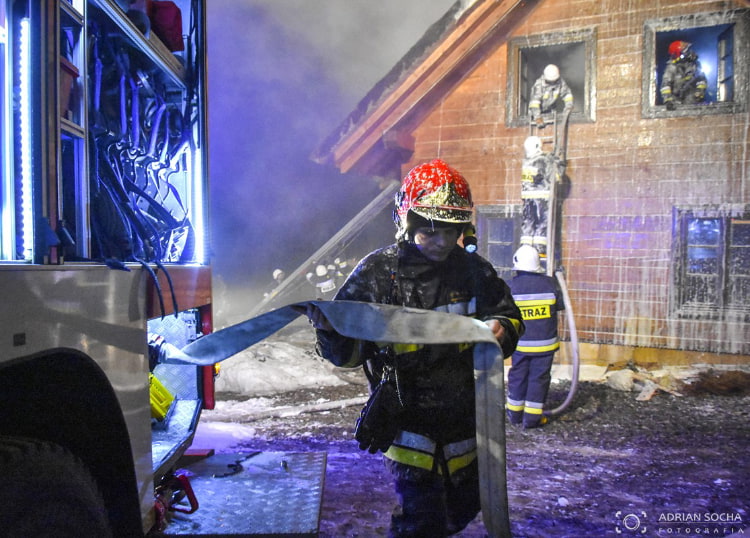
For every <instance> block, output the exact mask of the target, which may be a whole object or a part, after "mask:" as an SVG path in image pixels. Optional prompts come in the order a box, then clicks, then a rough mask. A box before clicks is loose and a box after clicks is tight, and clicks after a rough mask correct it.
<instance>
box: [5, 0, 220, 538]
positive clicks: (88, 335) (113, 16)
mask: <svg viewBox="0 0 750 538" xmlns="http://www.w3.org/2000/svg"><path fill="white" fill-rule="evenodd" d="M205 9H206V8H205V2H204V1H203V0H175V1H174V2H172V1H167V0H148V1H146V0H0V49H1V53H0V62H2V69H0V101H1V107H0V155H1V156H2V159H0V162H1V163H2V164H1V166H2V168H1V169H0V210H1V214H0V217H1V219H2V220H1V221H0V222H1V223H2V224H1V225H0V290H2V308H1V309H0V326H2V330H1V331H0V334H2V343H0V534H2V535H5V536H19V537H20V536H109V535H115V536H143V535H144V534H146V533H148V532H150V531H152V530H154V529H159V528H160V527H161V526H163V525H164V521H165V513H167V512H168V511H169V510H171V509H173V508H174V503H175V502H176V500H177V499H182V504H183V508H182V510H183V511H191V510H192V509H193V508H195V507H194V506H193V505H194V502H193V499H192V498H191V491H190V487H189V482H187V480H186V479H185V478H184V477H183V476H181V475H180V474H179V473H178V472H177V462H178V460H180V458H182V457H184V456H185V453H186V451H187V450H188V449H189V447H190V444H191V441H192V439H193V436H194V433H195V428H196V425H197V423H198V419H199V416H200V413H201V410H203V409H207V408H211V407H212V406H213V380H214V376H215V371H214V366H213V365H209V366H205V365H202V366H196V365H190V364H160V363H159V362H158V357H157V355H158V354H155V353H153V350H154V349H155V346H158V344H159V342H168V343H170V344H172V345H174V346H176V347H177V348H182V347H184V346H185V345H187V344H189V343H191V342H193V341H195V340H197V339H199V338H201V337H202V336H203V335H205V334H207V333H209V332H211V330H212V319H211V273H210V267H209V265H208V263H207V260H208V256H207V254H206V251H207V246H206V242H207V231H206V229H207V227H206V223H207V193H208V185H207V178H206V176H207V174H206V170H207V160H206V155H207V149H206V142H207V140H206V138H207V137H206V89H205V78H206V74H205V49H206V48H205V30H204V28H205ZM186 501H187V502H186Z"/></svg>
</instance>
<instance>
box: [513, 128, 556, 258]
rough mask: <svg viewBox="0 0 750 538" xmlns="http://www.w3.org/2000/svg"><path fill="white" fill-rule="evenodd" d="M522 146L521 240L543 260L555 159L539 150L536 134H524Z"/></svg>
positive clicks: (545, 255)
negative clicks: (524, 138)
mask: <svg viewBox="0 0 750 538" xmlns="http://www.w3.org/2000/svg"><path fill="white" fill-rule="evenodd" d="M523 149H524V159H523V163H522V165H521V201H522V202H523V221H522V223H521V244H522V245H529V246H532V247H534V248H535V249H536V250H537V251H538V252H539V255H540V256H541V257H542V259H543V260H545V261H546V258H547V225H548V222H547V221H548V219H549V201H550V193H551V189H552V188H553V187H554V183H555V182H558V181H560V173H559V170H560V169H559V165H558V162H559V161H558V160H557V159H556V158H555V157H554V156H553V155H551V154H549V153H545V152H544V151H542V139H541V138H539V137H538V136H530V137H528V138H527V139H526V140H525V141H524V144H523Z"/></svg>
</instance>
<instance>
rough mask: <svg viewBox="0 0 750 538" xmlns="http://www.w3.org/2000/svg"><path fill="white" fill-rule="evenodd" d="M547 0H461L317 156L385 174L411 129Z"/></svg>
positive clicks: (400, 155) (407, 146)
mask: <svg viewBox="0 0 750 538" xmlns="http://www.w3.org/2000/svg"><path fill="white" fill-rule="evenodd" d="M542 1H543V0H505V1H497V0H475V1H474V2H471V3H469V4H468V5H466V4H467V3H466V2H465V1H464V2H462V1H458V2H456V4H454V5H453V6H452V7H451V9H450V10H448V12H446V14H445V15H444V16H443V17H442V18H441V19H440V20H439V21H437V22H436V23H435V24H434V25H433V26H431V27H430V28H429V29H428V30H427V32H426V33H425V35H424V36H423V37H422V39H420V41H419V42H417V44H416V45H415V46H414V47H412V49H411V50H410V51H409V52H408V53H407V54H406V55H405V56H404V57H403V58H402V59H401V60H400V61H399V62H398V63H397V64H396V65H395V66H394V67H393V69H391V71H390V72H389V73H388V74H387V75H386V76H385V77H384V78H383V79H381V80H380V81H379V82H378V83H377V84H376V85H375V86H374V87H373V89H372V90H370V92H369V93H368V94H367V95H366V96H365V98H364V99H363V100H362V101H360V103H359V104H358V106H357V108H356V109H355V110H354V111H353V112H352V113H351V114H350V115H349V116H348V117H347V118H346V120H345V121H344V122H343V123H342V124H341V125H340V126H339V128H338V129H337V130H336V131H334V132H333V133H332V134H331V135H330V136H329V137H328V138H327V139H326V140H325V141H324V142H323V143H322V144H321V146H320V147H319V148H318V149H317V150H316V152H315V153H314V154H313V156H312V158H313V160H314V161H316V162H318V163H321V164H324V163H325V164H331V165H333V166H335V167H336V168H338V169H339V170H340V171H341V172H342V173H346V172H351V171H353V172H357V173H359V174H364V175H382V174H384V173H387V171H388V170H393V168H394V166H398V165H400V164H401V163H403V162H405V161H406V160H407V159H408V158H409V156H410V155H411V152H412V150H413V139H412V137H411V135H410V132H411V131H412V129H413V128H414V127H416V126H417V125H418V124H419V123H420V121H421V120H422V119H423V118H424V117H425V115H426V114H427V113H429V111H430V110H431V109H432V108H433V107H434V106H435V105H436V104H437V103H438V102H439V101H440V100H441V99H442V98H443V97H444V96H445V95H446V94H447V93H448V92H450V91H451V90H452V89H453V88H454V87H455V86H456V85H457V84H458V83H459V82H460V81H461V80H463V79H464V78H465V77H466V76H467V75H468V74H469V73H470V72H471V71H472V69H473V68H474V67H476V66H477V65H478V63H479V62H481V60H482V59H483V58H484V56H485V54H486V52H487V51H488V50H491V49H494V48H495V47H497V46H499V45H501V44H502V43H504V42H506V41H507V40H508V38H509V36H510V35H511V34H512V32H513V31H514V29H515V28H517V27H518V25H520V24H521V22H523V20H524V19H525V18H526V17H528V15H529V14H530V13H531V12H532V11H533V10H534V8H536V7H537V5H539V4H540V3H541V2H542Z"/></svg>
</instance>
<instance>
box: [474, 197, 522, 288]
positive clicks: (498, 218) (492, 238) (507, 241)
mask: <svg viewBox="0 0 750 538" xmlns="http://www.w3.org/2000/svg"><path fill="white" fill-rule="evenodd" d="M520 214H521V208H520V206H514V205H509V206H477V207H476V215H477V244H478V247H479V249H478V251H479V254H480V255H481V256H482V257H484V258H486V259H487V260H488V261H489V262H490V263H491V264H492V265H493V267H494V268H495V270H496V271H497V273H498V275H500V277H501V278H502V279H504V280H509V279H510V278H511V276H512V274H511V272H512V271H513V253H514V252H515V248H516V245H518V236H519V231H520V222H521V221H520Z"/></svg>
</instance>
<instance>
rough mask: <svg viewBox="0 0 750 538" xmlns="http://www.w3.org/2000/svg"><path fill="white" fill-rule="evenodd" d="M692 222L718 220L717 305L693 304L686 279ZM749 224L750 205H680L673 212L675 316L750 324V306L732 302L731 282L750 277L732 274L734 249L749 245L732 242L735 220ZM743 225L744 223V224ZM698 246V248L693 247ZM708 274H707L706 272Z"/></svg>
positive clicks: (673, 308) (673, 301) (672, 303)
mask: <svg viewBox="0 0 750 538" xmlns="http://www.w3.org/2000/svg"><path fill="white" fill-rule="evenodd" d="M692 219H718V220H720V226H719V234H720V236H719V241H718V244H717V245H716V248H717V262H718V266H717V269H716V271H715V272H714V273H712V274H711V275H712V277H714V278H715V280H716V283H715V286H716V287H715V289H714V290H713V291H714V294H715V297H716V304H715V305H711V304H706V303H704V304H700V303H691V302H690V300H689V299H690V298H691V296H689V295H688V293H687V290H686V286H687V285H688V284H687V283H686V280H687V279H688V278H689V274H691V273H690V272H689V268H688V265H689V258H688V251H689V249H690V247H691V245H690V244H689V243H688V225H689V222H690V220H692ZM733 219H736V220H743V221H750V205H742V204H732V205H731V206H730V207H727V206H702V207H693V206H678V207H675V208H674V209H673V227H672V230H673V242H672V245H673V246H672V267H673V268H674V274H673V278H672V293H671V308H670V311H671V312H672V314H673V316H675V317H677V318H685V319H711V320H722V319H726V318H730V317H731V318H734V319H744V320H745V321H750V304H748V305H746V306H744V307H742V306H740V307H738V306H737V305H736V304H732V301H730V300H729V299H730V291H729V290H730V288H731V282H730V281H731V280H732V279H733V278H742V279H748V277H747V276H743V275H741V274H733V273H731V263H730V254H731V251H732V249H736V248H745V247H746V245H734V244H733V243H732V231H733V228H732V225H731V224H732V220H733ZM743 224H744V223H743ZM692 246H693V247H695V246H696V245H692ZM706 274H708V273H706Z"/></svg>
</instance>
